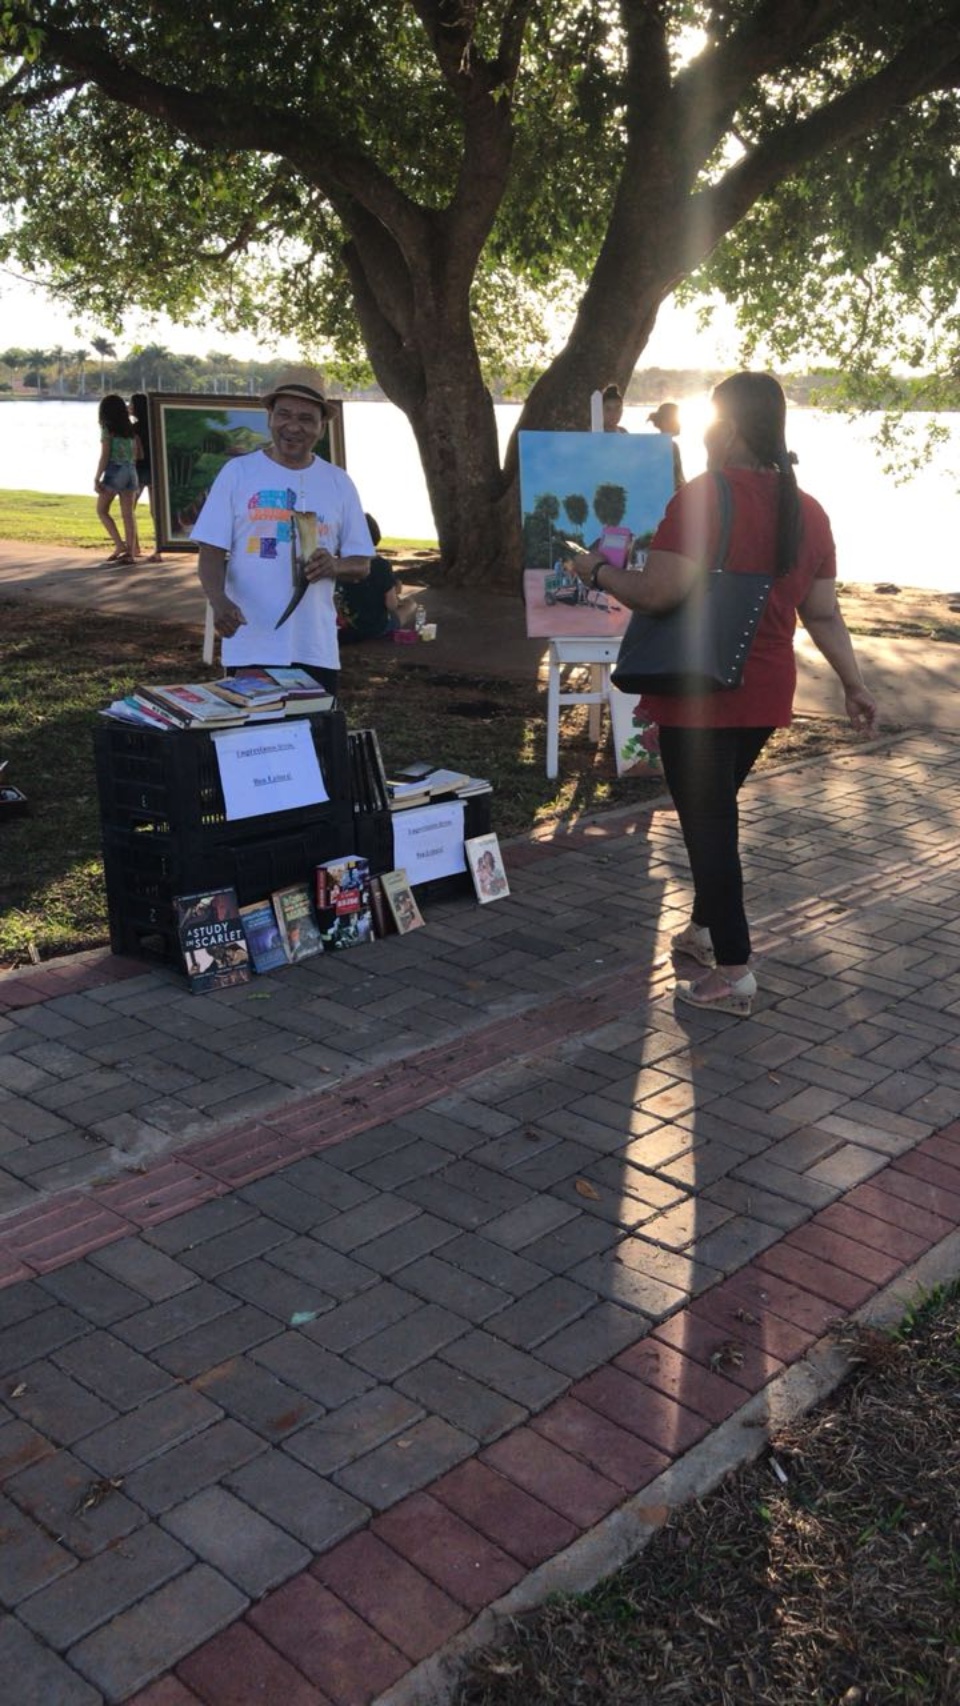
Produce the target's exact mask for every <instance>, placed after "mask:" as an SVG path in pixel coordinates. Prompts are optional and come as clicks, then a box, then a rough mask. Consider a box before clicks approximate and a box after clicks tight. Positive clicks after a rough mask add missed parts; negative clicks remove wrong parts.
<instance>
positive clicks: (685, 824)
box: [660, 728, 773, 966]
mask: <svg viewBox="0 0 960 1706" xmlns="http://www.w3.org/2000/svg"><path fill="white" fill-rule="evenodd" d="M772 733H773V730H772V729H664V728H661V730H660V757H661V759H662V762H663V774H664V778H665V780H666V784H667V787H668V788H669V790H670V795H671V798H672V799H673V803H674V805H675V806H676V809H677V816H678V818H679V819H680V828H681V830H682V831H683V839H684V841H685V843H686V848H687V856H688V858H689V860H690V871H691V874H692V876H693V892H694V899H693V922H694V924H697V925H699V926H700V928H701V929H703V928H704V927H705V928H706V929H708V930H709V932H710V940H711V941H712V943H713V951H714V953H715V954H716V956H717V963H718V965H722V966H742V965H746V963H747V961H748V959H749V958H750V926H749V925H748V923H747V915H746V913H745V911H744V909H743V871H742V868H741V865H740V845H739V840H740V837H739V832H740V815H739V812H738V809H737V795H738V793H739V792H740V788H741V786H742V784H743V782H744V781H745V780H746V778H747V776H749V774H750V771H751V770H752V769H753V766H754V764H755V763H756V761H757V759H758V758H759V756H760V753H761V752H762V751H763V748H764V746H765V745H766V743H767V741H768V740H769V739H770V736H771V735H772Z"/></svg>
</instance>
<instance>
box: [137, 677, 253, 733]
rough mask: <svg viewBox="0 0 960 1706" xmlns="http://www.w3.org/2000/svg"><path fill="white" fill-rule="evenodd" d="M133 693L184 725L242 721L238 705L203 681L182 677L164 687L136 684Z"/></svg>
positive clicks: (241, 713) (222, 723) (211, 724)
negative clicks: (221, 695) (230, 702)
mask: <svg viewBox="0 0 960 1706" xmlns="http://www.w3.org/2000/svg"><path fill="white" fill-rule="evenodd" d="M137 697H138V698H142V699H146V700H147V701H148V702H149V703H150V704H153V705H159V707H160V709H161V711H163V712H165V713H166V714H167V715H168V716H172V717H176V718H177V720H178V721H179V722H182V723H184V724H185V725H186V726H188V727H189V725H190V724H191V723H194V724H199V725H201V726H202V727H203V728H210V727H211V726H220V727H222V728H229V727H230V726H231V725H232V724H236V723H242V722H243V721H244V715H243V711H242V710H241V708H240V706H238V705H228V704H227V703H226V701H225V700H224V699H221V697H220V695H219V694H218V693H214V692H212V690H211V689H210V688H209V687H207V686H206V685H205V684H204V683H203V682H193V681H185V682H175V683H173V684H172V685H170V686H166V687H154V686H149V687H138V688H137Z"/></svg>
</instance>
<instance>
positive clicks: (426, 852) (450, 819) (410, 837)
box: [393, 800, 467, 888]
mask: <svg viewBox="0 0 960 1706" xmlns="http://www.w3.org/2000/svg"><path fill="white" fill-rule="evenodd" d="M393 863H394V866H395V867H396V868H398V869H401V870H404V871H406V873H407V877H408V879H409V881H410V884H411V886H412V887H414V888H415V887H416V885H417V883H430V882H433V881H434V880H435V879H436V878H437V877H450V876H453V875H455V873H456V872H457V871H465V870H466V868H467V861H466V857H465V855H464V851H463V801H462V800H444V801H443V803H442V804H438V805H435V806H410V807H408V809H407V810H406V811H402V812H394V814H393Z"/></svg>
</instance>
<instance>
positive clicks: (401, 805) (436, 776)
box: [387, 764, 493, 812]
mask: <svg viewBox="0 0 960 1706" xmlns="http://www.w3.org/2000/svg"><path fill="white" fill-rule="evenodd" d="M492 792H493V788H492V785H491V783H489V782H485V781H482V780H481V779H480V777H478V776H467V775H465V774H464V772H463V771H461V770H444V769H437V770H435V769H433V768H432V767H431V766H430V765H429V764H411V765H408V766H406V767H405V768H404V769H401V770H397V771H395V772H394V774H393V775H392V776H388V777H387V794H388V798H389V804H390V810H391V811H392V812H399V811H408V810H409V809H410V808H411V807H413V806H429V805H432V803H433V801H434V800H446V799H457V800H466V799H469V798H471V797H472V796H473V795H475V794H490V793H492Z"/></svg>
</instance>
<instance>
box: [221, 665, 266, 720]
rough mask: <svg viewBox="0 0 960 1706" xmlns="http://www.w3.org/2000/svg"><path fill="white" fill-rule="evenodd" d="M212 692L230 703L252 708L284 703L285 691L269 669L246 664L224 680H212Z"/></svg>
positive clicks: (248, 708)
mask: <svg viewBox="0 0 960 1706" xmlns="http://www.w3.org/2000/svg"><path fill="white" fill-rule="evenodd" d="M210 691H211V693H215V694H216V695H217V697H218V699H224V700H226V702H227V703H228V704H230V705H240V706H243V707H244V708H245V709H247V710H250V709H252V707H254V706H256V707H257V708H258V709H260V708H261V707H263V706H274V705H282V704H283V692H282V689H281V688H280V687H279V686H278V684H277V682H276V681H275V680H274V678H273V676H272V675H271V674H270V671H269V670H266V669H258V668H257V667H256V666H255V665H252V664H245V665H244V667H243V668H242V669H238V670H237V673H236V675H225V676H224V678H223V680H222V681H214V682H211V685H210Z"/></svg>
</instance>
